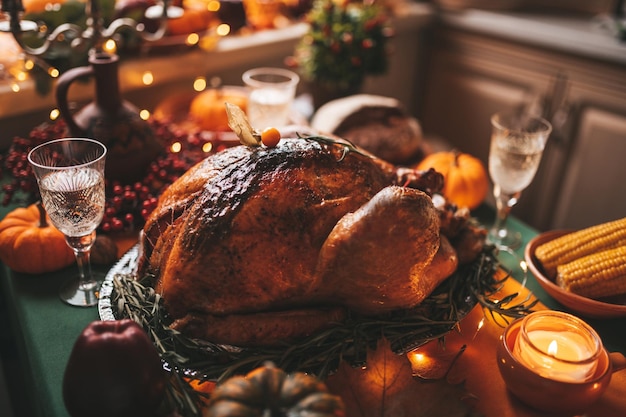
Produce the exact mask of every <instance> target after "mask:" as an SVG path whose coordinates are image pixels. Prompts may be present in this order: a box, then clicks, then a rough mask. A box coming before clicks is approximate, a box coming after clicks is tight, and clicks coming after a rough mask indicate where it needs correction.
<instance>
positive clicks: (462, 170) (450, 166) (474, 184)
mask: <svg viewBox="0 0 626 417" xmlns="http://www.w3.org/2000/svg"><path fill="white" fill-rule="evenodd" d="M416 168H417V169H419V170H427V169H429V168H434V169H435V170H436V171H437V172H439V173H441V174H442V175H443V177H444V187H443V190H442V194H443V196H444V197H445V198H446V199H447V200H448V201H450V202H452V203H454V204H456V205H457V206H459V207H467V208H469V209H475V208H476V207H478V206H479V205H480V204H481V203H482V202H483V200H484V199H485V197H486V196H487V193H488V192H489V178H488V175H487V170H486V169H485V166H484V165H483V163H482V161H481V160H480V159H478V158H476V157H474V156H472V155H469V154H466V153H461V152H458V151H449V152H448V151H442V152H435V153H433V154H430V155H428V156H426V157H425V158H424V159H423V160H422V161H421V162H420V163H418V164H417V167H416Z"/></svg>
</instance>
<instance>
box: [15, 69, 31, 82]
mask: <svg viewBox="0 0 626 417" xmlns="http://www.w3.org/2000/svg"><path fill="white" fill-rule="evenodd" d="M26 78H28V74H26V72H25V71H19V72H18V73H16V74H15V79H16V80H18V81H24V80H26Z"/></svg>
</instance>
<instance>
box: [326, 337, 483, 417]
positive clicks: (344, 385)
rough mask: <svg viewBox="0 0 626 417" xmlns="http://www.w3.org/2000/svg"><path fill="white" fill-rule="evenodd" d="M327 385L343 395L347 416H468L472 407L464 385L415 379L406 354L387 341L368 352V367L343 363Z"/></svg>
mask: <svg viewBox="0 0 626 417" xmlns="http://www.w3.org/2000/svg"><path fill="white" fill-rule="evenodd" d="M326 385H327V386H328V388H329V389H330V391H331V392H332V393H334V394H336V395H339V396H341V398H342V400H343V401H344V403H345V405H346V416H348V417H403V416H407V417H408V416H411V417H426V416H428V417H438V416H441V417H443V416H445V417H456V416H459V417H462V416H463V417H466V416H468V415H471V413H472V412H471V407H470V406H469V405H468V404H466V403H464V402H463V400H464V398H465V397H466V396H467V393H466V392H465V390H464V388H463V386H462V384H456V385H455V384H451V383H449V382H447V381H445V380H443V379H442V380H436V381H427V382H426V381H422V380H419V379H417V378H414V377H413V372H412V369H411V364H410V362H409V360H408V358H407V356H406V355H397V354H395V353H394V352H393V351H392V350H391V349H390V346H389V342H388V341H387V340H385V339H383V340H381V341H380V342H379V343H378V346H377V348H376V350H374V351H371V350H370V351H368V355H367V366H366V367H364V368H353V367H351V366H350V365H348V364H347V363H345V362H342V363H341V365H340V367H339V369H338V371H337V373H336V374H334V375H332V376H331V377H329V378H328V379H327V381H326Z"/></svg>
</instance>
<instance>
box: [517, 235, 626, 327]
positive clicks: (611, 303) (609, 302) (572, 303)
mask: <svg viewBox="0 0 626 417" xmlns="http://www.w3.org/2000/svg"><path fill="white" fill-rule="evenodd" d="M570 232H571V231H569V230H552V231H549V232H545V233H541V234H539V235H537V236H535V237H534V238H533V239H532V240H531V241H530V242H528V244H527V245H526V249H525V250H524V258H525V260H526V264H527V265H528V268H529V269H530V271H531V272H532V273H533V275H534V276H535V278H536V279H537V282H538V283H539V285H541V287H542V288H543V289H544V290H545V291H546V292H547V293H548V295H550V296H551V297H552V298H554V299H555V300H556V301H558V302H559V303H561V304H563V305H564V306H565V307H567V308H568V309H570V310H572V311H574V312H576V313H578V314H580V315H582V316H585V317H595V318H610V317H626V297H616V298H614V299H606V300H593V299H591V298H587V297H583V296H581V295H578V294H574V293H572V292H570V291H566V290H564V289H563V288H561V287H559V286H558V285H557V284H556V283H555V277H553V276H548V275H547V274H546V273H545V271H544V270H543V268H542V266H541V263H540V262H539V261H538V260H537V258H536V257H535V249H536V248H537V246H539V245H541V244H542V243H545V242H547V241H549V240H552V239H555V238H557V237H559V236H563V235H565V234H567V233H570Z"/></svg>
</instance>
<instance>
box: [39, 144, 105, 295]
mask: <svg viewBox="0 0 626 417" xmlns="http://www.w3.org/2000/svg"><path fill="white" fill-rule="evenodd" d="M106 153H107V150H106V147H105V146H104V145H103V144H101V143H100V142H98V141H95V140H92V139H82V138H67V139H59V140H54V141H50V142H46V143H43V144H41V145H39V146H37V147H35V148H34V149H33V150H32V151H30V153H29V154H28V160H29V162H30V163H31V165H32V167H33V171H34V173H35V177H36V178H37V183H38V185H39V192H40V194H41V200H42V204H43V206H44V208H45V209H46V212H47V213H48V216H49V217H50V220H51V222H52V224H53V225H54V226H55V227H56V228H57V229H59V230H60V231H61V232H62V233H63V234H64V235H65V241H66V242H67V244H68V245H69V246H70V248H72V249H73V250H74V254H75V255H76V264H77V266H78V277H75V278H73V279H71V280H70V281H68V282H67V283H66V284H65V285H64V286H63V287H62V288H61V290H60V296H61V299H62V300H63V301H65V302H66V303H68V304H70V305H74V306H83V307H87V306H93V305H95V304H97V302H98V292H99V290H100V284H101V281H102V279H99V278H95V277H94V276H93V274H92V272H91V265H90V250H91V247H92V245H93V243H94V241H95V238H96V228H97V227H98V225H99V224H100V222H101V221H102V217H103V215H104V203H105V191H104V164H105V158H106Z"/></svg>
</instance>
